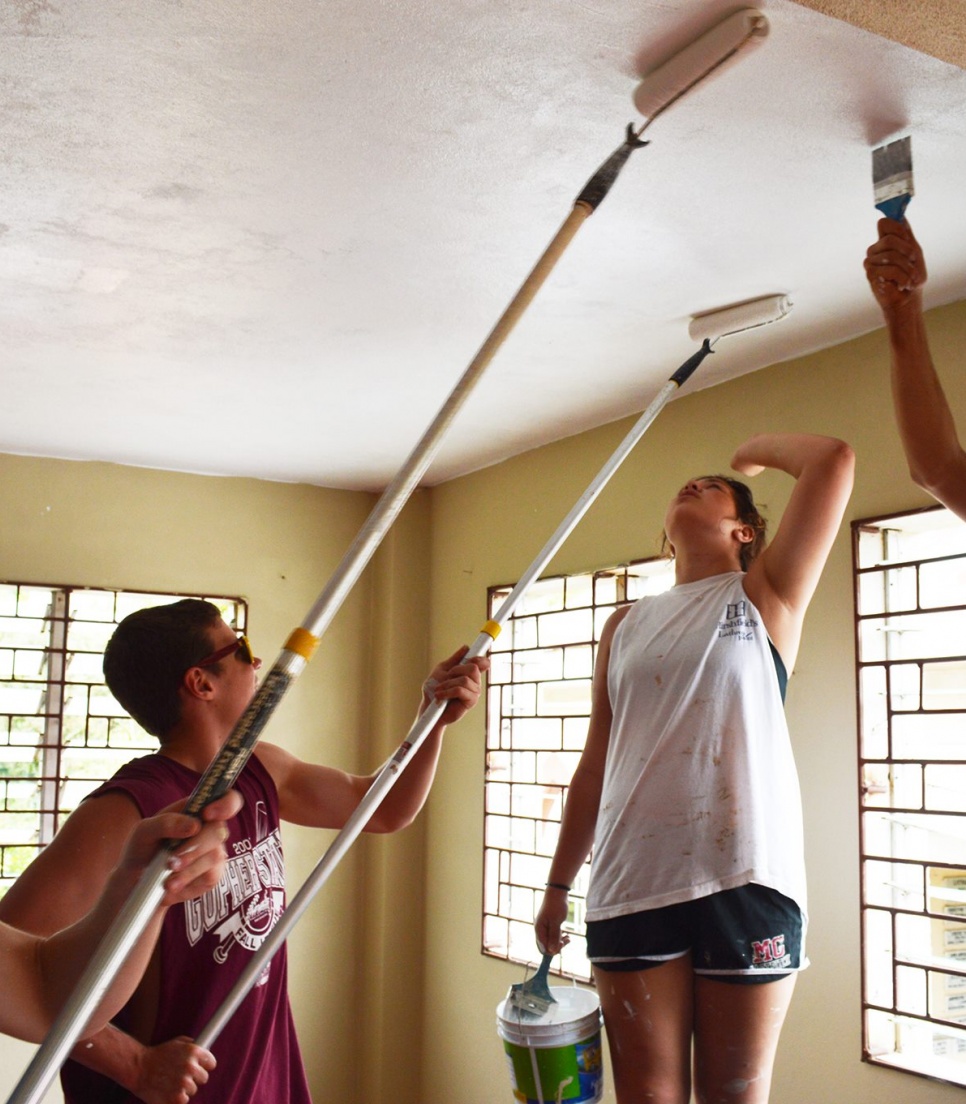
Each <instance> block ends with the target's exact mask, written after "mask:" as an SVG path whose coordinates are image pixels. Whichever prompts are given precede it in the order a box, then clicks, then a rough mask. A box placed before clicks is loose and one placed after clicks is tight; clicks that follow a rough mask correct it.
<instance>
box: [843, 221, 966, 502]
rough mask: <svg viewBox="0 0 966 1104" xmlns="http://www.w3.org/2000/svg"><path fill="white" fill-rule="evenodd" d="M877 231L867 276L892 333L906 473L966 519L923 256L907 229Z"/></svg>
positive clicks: (964, 476)
mask: <svg viewBox="0 0 966 1104" xmlns="http://www.w3.org/2000/svg"><path fill="white" fill-rule="evenodd" d="M878 229H879V240H878V241H877V242H876V243H875V244H874V245H872V246H870V248H869V250H868V252H867V253H866V258H865V272H866V276H867V277H868V280H869V286H870V287H871V288H872V293H873V295H875V298H876V301H877V302H878V304H879V307H880V308H881V310H882V316H883V318H884V319H885V323H886V329H887V331H888V334H889V344H890V347H891V350H892V374H891V379H892V400H893V405H894V407H895V415H896V424H897V425H898V427H899V436H900V437H901V438H902V447H903V449H904V450H905V454H906V461H907V462H908V464H909V474H910V476H911V477H912V479H913V481H914V482H915V483H917V484H918V485H919V486H920V487H922V488H923V490H926V491H928V492H929V493H930V494H931V495H932V496H933V497H934V498H936V499H938V500H939V501H940V502H942V503H943V505H945V506H948V507H949V509H950V510H952V511H954V512H955V513H956V514H958V515H959V517H961V518H963V519H964V520H966V452H964V451H963V448H962V446H961V445H960V443H959V437H958V436H957V433H956V425H955V422H954V421H953V416H952V413H951V412H950V409H949V403H948V402H947V400H946V395H945V393H944V391H943V388H942V384H941V383H940V382H939V377H938V376H937V375H936V369H935V366H934V365H933V361H932V355H931V353H930V351H929V341H928V338H927V335H926V323H925V320H924V318H923V313H922V286H923V284H925V282H926V263H925V260H924V259H923V255H922V249H921V247H920V245H919V243H918V242H917V241H916V239H915V236H914V235H913V233H912V230H911V228H910V227H909V224H908V223H905V222H901V223H900V222H893V221H892V220H891V219H880V220H879V225H878Z"/></svg>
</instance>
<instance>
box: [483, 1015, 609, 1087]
mask: <svg viewBox="0 0 966 1104" xmlns="http://www.w3.org/2000/svg"><path fill="white" fill-rule="evenodd" d="M503 1049H504V1050H505V1051H506V1056H507V1065H508V1066H509V1068H510V1081H511V1084H512V1085H513V1095H514V1097H515V1098H516V1099H517V1100H518V1101H520V1104H541V1101H542V1102H543V1104H563V1102H564V1101H567V1102H568V1104H591V1102H592V1101H597V1100H600V1098H601V1097H602V1095H603V1084H604V1081H603V1066H602V1062H601V1051H600V1032H599V1031H597V1032H596V1033H595V1034H594V1035H592V1036H591V1037H590V1038H588V1039H585V1040H584V1041H583V1042H581V1043H575V1044H572V1045H571V1046H561V1047H546V1048H543V1047H533V1048H531V1047H526V1046H520V1045H518V1044H516V1043H510V1042H507V1041H506V1040H505V1039H504V1041H503ZM534 1066H535V1067H536V1070H534ZM538 1076H539V1078H540V1086H539V1088H538V1086H537V1077H538ZM541 1090H542V1091H541Z"/></svg>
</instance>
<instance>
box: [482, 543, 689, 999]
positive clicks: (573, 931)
mask: <svg viewBox="0 0 966 1104" xmlns="http://www.w3.org/2000/svg"><path fill="white" fill-rule="evenodd" d="M673 583H674V568H673V565H672V564H671V563H670V561H668V560H653V559H652V560H641V561H636V562H634V563H632V564H628V565H623V566H621V567H618V568H613V569H609V570H604V571H595V572H590V573H587V574H582V575H568V576H554V577H551V578H546V579H541V580H539V581H538V582H536V583H534V584H533V586H532V587H530V589H529V590H528V591H527V593H526V594H525V595H524V598H523V600H522V601H521V602H520V604H519V605H518V606H517V609H516V611H515V613H514V614H513V616H512V617H510V618H509V619H508V621H507V623H506V624H505V625H504V626H503V631H502V632H501V633H500V635H499V636H498V637H497V638H496V640H495V641H494V643H493V648H492V650H491V653H490V671H489V675H488V676H487V686H488V689H487V717H486V733H487V735H486V782H485V801H484V808H485V814H484V816H485V824H484V860H483V869H484V873H483V880H484V885H483V953H484V954H488V955H493V956H494V957H495V958H503V959H508V960H510V961H511V962H520V963H527V962H532V961H533V960H534V958H535V957H537V955H538V952H537V950H536V943H535V940H534V933H533V921H534V917H535V915H536V911H537V909H538V908H539V907H540V901H541V899H542V896H543V888H544V885H545V883H546V881H547V876H548V872H549V869H550V861H551V859H552V858H553V853H554V849H555V847H556V845H557V835H558V832H559V829H560V815H561V812H562V810H563V805H564V801H565V798H566V793H567V786H568V785H569V784H570V779H571V776H572V775H573V773H574V769H575V768H576V766H577V761H578V760H579V758H580V753H581V751H582V750H583V746H584V741H585V740H586V737H587V719H588V717H589V716H590V700H591V676H592V673H593V665H594V657H595V655H596V650H597V643H598V641H599V640H600V634H601V630H602V629H603V627H604V623H605V622H606V620H607V618H608V617H609V616H610V615H611V613H613V611H614V610H615V609H616V608H617V607H618V606H619V605H622V604H624V603H627V602H632V601H634V600H635V599H637V598H640V597H642V596H644V595H646V594H656V593H659V592H660V591H663V590H667V589H668V588H669V587H670V586H672V585H673ZM511 589H512V587H510V586H498V587H491V588H490V590H489V610H488V616H490V617H492V616H493V615H494V613H495V612H496V611H497V610H498V609H499V607H500V605H501V604H502V602H503V601H504V599H505V598H506V597H507V595H508V594H509V593H510V591H511ZM589 870H590V866H589V863H588V864H586V865H585V866H584V868H583V869H582V870H581V872H580V874H579V875H578V877H577V879H576V881H575V882H574V886H573V890H572V892H571V894H570V912H569V915H568V918H567V923H566V925H565V930H566V931H567V932H568V933H569V934H570V943H569V944H568V945H567V946H566V947H564V949H563V951H562V952H561V956H560V959H559V963H560V967H559V968H560V972H562V973H563V974H565V975H567V976H572V977H575V978H578V979H581V980H587V979H588V978H589V976H590V967H589V963H588V962H587V957H586V944H585V940H584V936H583V931H584V901H585V897H586V893H587V880H588V876H589Z"/></svg>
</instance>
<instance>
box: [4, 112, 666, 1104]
mask: <svg viewBox="0 0 966 1104" xmlns="http://www.w3.org/2000/svg"><path fill="white" fill-rule="evenodd" d="M646 144H647V143H646V142H642V141H641V140H640V139H639V138H637V137H635V136H634V134H633V133H632V127H631V126H628V128H627V133H626V136H625V139H624V141H623V142H622V143H621V145H620V146H618V148H617V149H616V150H615V151H614V152H613V153H612V154H611V156H610V157H609V158H608V159H607V160H606V161H605V162H604V163H603V165H601V166H600V168H599V169H598V170H597V172H596V173H595V174H594V175H593V176H592V177H591V179H590V180H589V181H588V182H587V184H586V185H585V187H584V189H583V191H582V192H581V193H580V195H578V196H577V198H576V200H574V205H573V208H572V210H571V211H570V213H569V215H568V216H567V218H566V219H565V220H564V222H563V225H562V226H561V227H560V229H559V230H558V231H557V233H556V235H555V236H554V238H553V240H552V241H551V242H550V244H549V245H548V246H547V248H546V250H545V251H544V253H543V255H542V256H541V257H540V259H539V260H538V261H537V263H536V265H535V266H534V268H533V270H532V271H531V273H530V275H529V276H528V277H527V278H526V280H525V281H524V282H523V284H522V285H521V286H520V289H519V290H518V291H517V293H516V295H515V296H514V297H513V299H512V300H511V302H510V304H509V306H508V307H507V308H506V310H505V311H504V312H503V314H502V315H501V317H500V319H499V320H498V321H497V323H496V325H495V326H494V327H493V329H492V330H491V331H490V334H489V336H488V337H487V338H486V340H485V341H484V342H483V344H482V345H481V346H480V349H479V351H478V352H477V354H476V356H475V357H474V358H473V360H472V361H471V362H470V364H469V366H468V367H467V368H466V370H465V371H464V373H463V375H462V376H461V377H460V379H459V381H458V383H457V384H456V386H455V388H454V389H453V391H452V393H451V394H450V396H449V398H448V399H447V400H446V402H445V403H444V404H443V406H442V407H441V409H440V411H439V413H438V414H437V415H436V418H435V419H434V421H433V423H432V424H431V425H430V427H429V429H427V430H426V432H425V433H424V434H423V436H422V438H421V439H420V441H419V443H418V444H417V445H416V448H415V449H414V450H413V452H412V453H411V454H410V456H409V459H408V460H407V461H406V462H405V463H404V464H403V466H402V468H401V469H400V470H399V472H398V474H397V475H396V476H395V478H394V479H393V481H392V482H391V483H390V484H389V486H388V487H387V488H386V490H385V491H384V492H383V493H382V495H381V496H380V498H379V501H378V502H377V503H376V505H375V507H374V508H373V510H372V513H371V514H370V515H369V517H368V519H367V520H366V522H365V524H364V525H363V527H362V529H361V531H360V532H359V534H358V536H357V537H356V539H355V540H354V541H353V543H352V545H351V546H350V548H349V550H348V551H347V552H346V554H345V556H344V557H343V558H342V561H341V563H340V564H339V566H338V567H337V568H336V571H335V573H334V574H333V576H332V578H331V580H330V581H329V583H328V584H327V585H326V587H325V589H324V590H323V591H322V593H321V594H320V595H319V597H318V599H317V601H316V603H315V605H314V606H313V607H312V609H311V610H310V611H309V613H308V614H307V615H306V618H305V620H304V621H303V622H302V624H301V625H300V626H299V627H298V628H297V629H295V630H294V631H293V632H292V633H291V635H290V636H289V638H288V640H287V641H286V642H285V645H284V647H283V649H282V651H281V652H280V653H279V655H278V658H277V659H276V660H275V662H274V664H273V665H272V667H271V669H270V670H269V672H268V674H267V675H266V676H265V678H264V679H263V680H262V683H261V685H260V686H259V688H258V690H257V691H256V693H255V696H254V697H253V698H252V700H251V702H250V704H249V706H248V708H247V709H246V710H245V712H244V713H243V714H242V716H241V717H240V718H239V720H238V722H237V723H236V725H235V727H234V728H233V729H232V731H231V733H230V734H229V736H228V738H227V740H226V741H225V743H224V744H223V745H222V748H221V750H220V751H219V753H218V755H217V756H216V757H215V759H214V760H213V761H212V763H211V765H210V766H209V767H208V769H207V770H206V771H205V773H204V774H203V775H202V777H201V779H200V780H199V782H198V784H197V786H196V787H195V789H194V791H193V792H192V794H191V796H190V797H189V799H188V804H187V805H186V806H185V809H184V811H185V812H186V813H187V814H189V815H192V816H197V815H198V813H200V812H201V810H202V809H203V808H204V807H205V806H206V805H208V804H209V803H210V802H212V801H214V800H215V799H216V798H218V797H220V796H221V795H222V794H224V793H226V792H227V791H228V790H229V789H231V786H232V783H233V782H234V781H235V779H236V778H237V777H238V775H239V774H240V773H241V771H242V769H243V768H244V766H245V764H246V763H247V762H248V758H249V756H250V755H251V753H252V751H253V750H254V747H255V744H256V742H257V741H258V738H259V736H260V735H261V733H262V730H263V729H264V727H265V725H266V724H267V723H268V719H269V717H270V716H271V715H272V713H273V712H274V711H275V707H276V706H277V705H278V703H279V701H281V699H282V697H283V696H284V695H285V693H286V692H287V690H288V688H289V687H290V686H291V684H292V683H293V682H294V681H295V679H296V678H297V677H298V676H299V675H300V674H301V673H302V671H303V670H304V669H305V666H306V664H307V663H308V661H309V660H310V659H311V658H312V654H313V653H314V651H315V649H316V647H317V646H318V643H319V640H320V638H321V636H322V634H323V633H324V632H325V630H326V628H328V626H329V624H330V622H331V621H332V619H333V617H335V614H336V613H337V612H338V610H339V608H340V606H341V605H342V603H343V601H344V600H345V598H346V596H347V595H348V593H349V591H350V590H351V589H352V587H353V585H354V584H355V582H356V581H357V580H358V578H359V576H360V575H361V574H362V572H363V570H364V569H365V567H366V565H367V564H368V562H369V560H370V559H371V558H372V556H373V554H374V553H375V551H376V549H377V548H378V547H379V544H380V542H381V541H382V539H383V537H384V536H385V535H386V533H387V531H388V530H389V527H390V526H391V525H392V523H393V522H394V521H395V519H396V517H397V516H398V515H399V513H400V511H401V510H402V508H403V506H404V505H405V504H406V501H407V500H408V499H409V497H410V495H411V494H412V492H413V491H414V490H415V488H416V485H417V484H418V482H419V480H420V479H421V478H422V476H423V475H424V474H425V472H426V469H427V468H428V467H429V465H430V463H431V462H432V460H433V457H434V456H435V455H436V453H437V451H438V450H439V446H440V444H441V442H442V438H443V435H444V434H445V432H446V430H447V429H448V428H449V425H450V423H451V422H452V421H453V419H454V418H455V417H456V415H457V413H458V412H459V409H460V407H461V406H462V405H463V403H464V402H465V401H466V399H467V398H468V397H469V394H470V392H471V391H472V389H473V387H474V386H475V385H476V382H477V381H478V379H479V378H480V376H481V375H482V374H483V371H484V370H485V369H486V367H487V366H488V365H489V363H490V361H491V360H492V359H493V357H494V356H495V355H496V353H497V351H498V350H499V348H500V346H501V345H502V344H503V342H504V341H505V340H506V338H507V336H508V335H509V333H510V332H511V330H512V329H513V327H514V326H515V325H516V323H517V322H518V321H519V319H520V318H521V317H522V315H523V313H524V311H525V310H526V309H527V307H528V306H529V305H530V303H531V302H532V301H533V299H534V297H535V296H536V294H537V292H538V291H539V290H540V288H541V287H542V286H543V284H544V282H545V281H546V279H547V277H548V276H549V275H550V273H551V272H552V271H553V268H554V266H555V265H556V263H557V261H558V260H559V258H560V256H561V255H562V254H563V252H564V250H565V249H566V248H567V246H568V245H569V244H570V242H571V240H572V239H573V237H574V235H575V234H576V233H577V231H578V230H579V229H580V227H581V226H582V225H583V223H584V222H585V220H586V219H587V218H588V217H589V216H590V215H592V214H593V213H594V211H595V210H596V209H597V207H598V206H599V205H600V203H601V201H602V200H603V199H604V197H605V196H606V195H607V193H608V191H609V190H610V188H611V186H612V185H613V183H614V181H615V180H616V179H617V176H618V174H619V172H620V170H621V169H622V168H623V167H624V164H625V162H626V161H627V159H628V157H629V156H630V154H631V153H632V152H633V151H634V150H635V149H637V148H639V147H641V146H644V145H646ZM477 654H482V653H477ZM162 854H163V852H162ZM165 871H166V867H165V864H164V862H163V861H160V860H159V861H158V862H155V863H153V864H152V865H151V866H149V867H148V868H147V869H146V870H145V872H144V874H143V875H142V877H141V880H140V881H139V882H138V884H137V886H136V887H135V888H134V890H133V892H132V894H131V897H130V899H129V901H128V904H127V906H125V908H124V910H123V911H122V912H121V913H120V914H119V916H118V918H117V920H116V921H115V922H114V924H113V925H112V926H111V928H110V930H109V931H108V933H107V935H106V936H105V937H104V940H103V942H102V946H101V948H99V950H98V952H97V956H96V957H95V959H94V960H92V964H91V967H90V968H89V969H88V970H87V971H86V972H85V973H84V975H83V977H82V978H81V980H80V982H79V983H78V986H77V989H76V990H75V993H74V994H72V995H71V998H70V999H69V1000H68V1002H67V1004H66V1006H65V1008H64V1010H63V1011H62V1012H61V1014H60V1016H58V1018H57V1019H56V1021H55V1022H54V1025H53V1027H52V1028H51V1030H50V1032H49V1033H48V1035H47V1038H46V1039H45V1040H44V1042H43V1044H42V1045H41V1047H40V1049H39V1050H38V1051H37V1053H36V1054H35V1056H34V1058H33V1061H32V1062H31V1063H30V1065H29V1066H28V1067H27V1070H26V1072H25V1073H24V1075H23V1077H22V1078H21V1079H20V1081H19V1082H18V1084H17V1086H16V1088H15V1089H14V1091H13V1094H12V1095H11V1096H10V1097H9V1098H8V1101H7V1104H37V1102H38V1101H39V1100H40V1098H41V1097H42V1096H43V1094H44V1092H45V1091H46V1089H47V1087H48V1085H49V1084H50V1082H51V1080H52V1079H53V1077H54V1075H55V1074H56V1072H57V1070H58V1069H59V1068H60V1066H61V1065H62V1064H63V1062H64V1061H65V1059H66V1058H67V1056H68V1055H69V1054H70V1051H71V1049H72V1047H73V1045H74V1043H75V1042H76V1041H77V1039H78V1037H79V1036H80V1033H81V1031H82V1030H83V1028H84V1026H85V1025H86V1023H87V1020H88V1018H89V1016H90V1014H91V1012H92V1011H93V1010H94V1008H95V1007H96V1005H97V997H99V996H100V994H101V993H103V991H104V989H105V988H106V987H107V984H109V981H110V979H111V978H112V977H113V974H114V973H116V971H117V969H118V968H119V967H120V965H121V963H122V962H123V961H124V960H125V958H126V957H127V955H128V953H129V952H130V950H131V948H132V947H133V946H134V943H135V942H136V941H137V938H138V936H139V935H140V933H141V931H142V930H143V928H144V926H145V924H146V923H147V920H148V918H149V917H150V915H151V913H152V912H153V910H154V908H155V907H157V903H158V901H160V899H161V896H162V893H161V888H160V887H161V884H162V882H163V881H164V877H165ZM102 949H103V952H104V953H103V954H102V953H101V950H102ZM94 962H97V963H102V966H101V967H100V968H99V969H98V970H97V971H95V970H94V968H93V967H94ZM109 971H110V972H109ZM95 993H96V994H97V997H95V995H94V994H95Z"/></svg>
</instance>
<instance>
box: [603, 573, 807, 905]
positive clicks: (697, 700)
mask: <svg viewBox="0 0 966 1104" xmlns="http://www.w3.org/2000/svg"><path fill="white" fill-rule="evenodd" d="M608 691H609V695H610V703H611V708H612V710H613V715H614V719H613V725H612V727H611V733H610V741H609V746H608V752H607V762H606V767H605V771H604V782H603V791H602V794H601V802H600V810H599V813H598V817H597V827H596V831H595V841H594V853H593V861H592V867H591V884H590V891H589V893H588V897H587V919H588V920H605V919H608V918H610V917H613V916H623V915H627V914H628V913H633V912H640V911H642V910H644V909H652V908H662V907H664V906H665V905H671V904H676V903H678V902H680V901H688V900H694V899H696V898H698V897H704V896H706V895H708V894H710V893H716V892H718V891H720V890H724V889H732V888H734V887H736V886H741V885H746V884H747V883H749V882H757V883H758V884H760V885H765V886H770V887H771V888H773V889H776V890H778V891H779V892H780V893H784V894H785V896H787V897H790V898H792V900H794V901H795V902H796V903H797V904H798V906H799V907H800V908H801V910H802V912H803V913H804V912H805V863H804V845H803V839H802V810H801V796H800V793H799V787H798V776H797V773H796V770H795V762H794V759H793V756H792V749H791V742H790V740H789V736H788V727H787V725H786V723H785V714H784V709H783V705H782V697H781V691H780V689H779V682H778V674H777V671H776V658H775V655H774V654H773V652H772V649H771V645H770V643H769V640H768V636H767V633H766V631H765V627H764V624H763V623H762V619H761V615H760V614H759V613H758V610H757V609H756V608H755V607H754V605H752V603H751V601H750V599H749V598H748V596H747V595H746V594H745V591H744V575H743V573H742V572H728V573H727V574H725V575H716V576H713V577H712V578H709V579H701V580H699V581H697V582H694V583H684V584H682V585H680V586H676V587H673V588H672V589H671V590H669V591H667V592H666V593H664V594H659V595H656V596H654V597H650V598H642V599H640V600H639V601H638V602H636V603H635V605H634V606H632V607H631V610H630V612H629V613H628V614H627V616H626V617H625V618H624V620H623V621H622V622H621V624H620V625H619V626H618V628H617V631H616V632H615V634H614V639H613V642H612V646H611V652H610V660H609V665H608Z"/></svg>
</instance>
